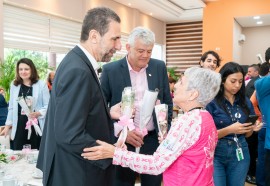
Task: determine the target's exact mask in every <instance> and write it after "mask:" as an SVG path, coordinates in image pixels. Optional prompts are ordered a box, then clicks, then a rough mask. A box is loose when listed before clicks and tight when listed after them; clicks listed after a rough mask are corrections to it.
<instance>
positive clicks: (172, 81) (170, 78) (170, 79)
mask: <svg viewBox="0 0 270 186" xmlns="http://www.w3.org/2000/svg"><path fill="white" fill-rule="evenodd" d="M168 80H169V83H176V80H175V79H174V78H172V77H168Z"/></svg>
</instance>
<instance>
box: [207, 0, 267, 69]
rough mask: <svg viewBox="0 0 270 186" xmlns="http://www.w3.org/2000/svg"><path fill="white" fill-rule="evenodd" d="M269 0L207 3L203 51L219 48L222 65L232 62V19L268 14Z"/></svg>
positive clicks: (229, 0)
mask: <svg viewBox="0 0 270 186" xmlns="http://www.w3.org/2000/svg"><path fill="white" fill-rule="evenodd" d="M269 7H270V1H269V0H219V1H213V2H208V3H207V6H206V7H205V8H204V14H203V51H207V50H209V49H214V50H215V49H216V48H219V49H220V51H218V53H219V54H220V55H221V57H222V58H223V61H222V64H223V63H224V62H228V61H231V60H233V26H234V17H240V16H253V15H260V14H270V8H269Z"/></svg>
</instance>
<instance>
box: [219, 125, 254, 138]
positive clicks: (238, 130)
mask: <svg viewBox="0 0 270 186" xmlns="http://www.w3.org/2000/svg"><path fill="white" fill-rule="evenodd" d="M252 129H253V126H250V123H244V124H241V123H239V122H235V123H233V124H231V125H229V126H227V127H224V128H222V129H219V130H218V139H220V138H223V137H225V136H227V135H229V134H245V133H249V132H250V131H252Z"/></svg>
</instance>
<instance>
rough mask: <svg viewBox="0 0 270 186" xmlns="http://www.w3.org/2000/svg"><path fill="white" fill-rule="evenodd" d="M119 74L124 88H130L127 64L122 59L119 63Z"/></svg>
mask: <svg viewBox="0 0 270 186" xmlns="http://www.w3.org/2000/svg"><path fill="white" fill-rule="evenodd" d="M120 63H121V72H122V73H121V74H122V76H123V80H124V84H125V87H131V80H130V74H129V69H128V64H127V60H126V58H123V59H122V60H121V61H120Z"/></svg>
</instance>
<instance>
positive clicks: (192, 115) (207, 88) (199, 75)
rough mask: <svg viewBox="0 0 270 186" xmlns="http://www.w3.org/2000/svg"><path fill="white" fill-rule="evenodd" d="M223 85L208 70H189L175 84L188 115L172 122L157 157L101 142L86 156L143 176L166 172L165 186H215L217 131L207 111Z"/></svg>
mask: <svg viewBox="0 0 270 186" xmlns="http://www.w3.org/2000/svg"><path fill="white" fill-rule="evenodd" d="M220 82H221V79H220V75H219V74H218V73H216V72H214V71H211V70H208V69H203V68H198V67H192V68H189V69H187V70H186V71H185V74H184V76H183V77H182V78H181V80H180V81H179V82H178V83H176V85H175V88H176V91H175V95H174V99H173V101H174V103H175V104H177V105H178V106H179V107H181V108H182V110H183V111H184V112H185V113H184V114H183V115H182V116H180V117H179V118H178V119H177V120H176V121H174V122H173V123H172V126H171V129H170V130H169V133H168V135H167V136H166V138H165V139H164V140H163V141H162V142H161V144H160V145H159V147H158V149H157V151H156V152H155V153H154V154H153V155H143V154H137V153H134V152H130V151H127V150H125V149H121V148H117V147H115V146H113V145H110V144H107V143H105V142H102V141H99V140H98V141H97V143H99V144H100V146H95V147H92V148H86V149H84V152H85V153H83V154H82V156H83V157H84V158H87V159H89V160H98V159H106V158H113V164H114V165H121V166H122V167H129V168H131V169H132V170H134V171H136V172H139V173H143V174H152V175H158V174H160V173H162V172H164V173H163V182H164V186H178V185H185V186H203V185H210V186H212V185H214V183H213V154H214V149H215V146H216V141H217V131H216V128H215V124H214V121H213V119H212V117H211V115H210V114H209V113H208V112H207V111H206V110H204V109H203V108H204V107H205V106H206V104H207V103H209V102H210V101H211V100H212V99H213V98H214V97H215V95H216V94H217V92H218V90H219V85H220ZM111 115H112V117H113V118H115V117H114V115H113V114H112V113H111Z"/></svg>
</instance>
